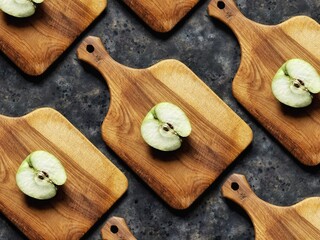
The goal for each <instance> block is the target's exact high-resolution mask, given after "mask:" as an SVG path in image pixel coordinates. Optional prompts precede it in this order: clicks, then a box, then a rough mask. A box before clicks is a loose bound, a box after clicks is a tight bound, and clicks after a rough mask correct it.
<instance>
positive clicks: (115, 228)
mask: <svg viewBox="0 0 320 240" xmlns="http://www.w3.org/2000/svg"><path fill="white" fill-rule="evenodd" d="M110 231H111V232H112V233H114V234H116V233H117V232H118V231H119V228H118V227H117V226H116V225H112V226H111V227H110Z"/></svg>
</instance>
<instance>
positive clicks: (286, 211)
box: [222, 174, 320, 240]
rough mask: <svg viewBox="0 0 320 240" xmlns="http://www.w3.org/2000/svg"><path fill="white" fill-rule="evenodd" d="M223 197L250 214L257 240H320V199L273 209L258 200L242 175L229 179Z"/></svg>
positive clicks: (234, 175)
mask: <svg viewBox="0 0 320 240" xmlns="http://www.w3.org/2000/svg"><path fill="white" fill-rule="evenodd" d="M222 195H223V196H224V197H226V198H228V199H230V200H232V201H234V202H236V203H237V204H239V205H240V206H241V207H242V208H244V210H245V211H246V212H247V213H248V215H249V216H250V218H251V220H252V222H253V225H254V229H255V239H256V240H266V239H268V240H270V239H274V240H278V239H279V240H280V239H281V240H301V239H308V240H318V239H320V221H319V219H320V197H313V198H307V199H305V200H303V201H301V202H299V203H297V204H295V205H293V206H288V207H281V206H275V205H271V204H269V203H267V202H265V201H263V200H261V199H260V198H258V197H257V196H256V195H255V194H254V192H252V190H251V188H250V186H249V183H248V182H247V180H246V178H245V176H243V175H239V174H233V175H231V176H230V177H229V178H228V180H227V181H226V182H225V183H224V185H223V187H222Z"/></svg>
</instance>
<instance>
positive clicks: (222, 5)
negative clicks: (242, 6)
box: [208, 0, 255, 37]
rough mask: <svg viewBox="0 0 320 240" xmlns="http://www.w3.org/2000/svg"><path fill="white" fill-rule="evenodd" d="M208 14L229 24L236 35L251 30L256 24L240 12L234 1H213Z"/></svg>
mask: <svg viewBox="0 0 320 240" xmlns="http://www.w3.org/2000/svg"><path fill="white" fill-rule="evenodd" d="M208 13H209V15H210V16H211V17H214V18H217V19H219V20H220V21H222V22H224V23H225V24H227V25H228V26H229V27H230V28H231V29H232V30H233V32H234V33H235V34H236V35H237V34H238V33H241V32H242V31H241V30H243V29H244V28H246V29H250V28H251V25H253V24H255V22H253V21H251V20H250V19H248V18H246V17H245V16H244V15H243V14H242V13H241V12H240V10H239V9H238V7H237V5H236V4H235V2H234V0H212V1H211V2H210V3H209V6H208ZM237 37H238V36H237Z"/></svg>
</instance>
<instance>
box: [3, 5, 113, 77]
mask: <svg viewBox="0 0 320 240" xmlns="http://www.w3.org/2000/svg"><path fill="white" fill-rule="evenodd" d="M53 1H54V0H53ZM101 2H102V3H103V5H101V9H100V11H99V12H98V13H97V14H96V16H95V18H93V19H92V21H91V22H90V23H89V24H88V25H86V26H85V27H84V28H83V29H81V31H80V32H79V33H78V35H77V36H75V37H73V38H70V39H69V41H68V44H67V46H65V47H63V48H62V51H61V52H59V53H58V54H56V55H55V57H54V58H53V59H52V61H50V62H46V64H43V62H42V60H43V59H40V60H41V61H39V62H38V64H37V65H28V67H26V66H24V64H23V63H19V62H17V61H15V59H14V57H13V56H11V54H8V53H7V51H6V50H3V49H0V51H1V52H2V53H3V54H4V55H6V56H7V57H8V58H9V59H10V61H11V62H12V63H13V64H14V65H15V66H17V67H18V68H19V69H20V70H21V71H22V72H23V73H25V74H27V75H29V76H32V77H37V76H41V75H42V74H43V73H45V72H46V71H47V70H48V69H49V68H50V67H51V66H52V64H54V63H55V62H56V61H57V60H58V59H59V57H61V56H62V55H63V54H64V53H65V51H66V50H67V49H68V48H70V47H71V45H72V44H73V43H74V42H75V40H76V39H77V38H78V37H79V36H80V35H81V34H82V33H83V32H84V31H85V30H86V29H88V27H89V26H90V25H91V24H92V23H93V22H94V21H95V20H96V19H97V18H98V17H99V16H100V15H101V13H102V12H103V11H104V10H105V9H106V7H107V4H108V0H101ZM1 14H2V13H1ZM3 14H4V13H3ZM0 46H1V44H0ZM53 50H56V49H53ZM60 50H61V49H60ZM35 57H38V56H35Z"/></svg>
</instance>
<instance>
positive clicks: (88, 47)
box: [87, 44, 94, 53]
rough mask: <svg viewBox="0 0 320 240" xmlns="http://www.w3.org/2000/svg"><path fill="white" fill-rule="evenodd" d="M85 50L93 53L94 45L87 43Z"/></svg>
mask: <svg viewBox="0 0 320 240" xmlns="http://www.w3.org/2000/svg"><path fill="white" fill-rule="evenodd" d="M87 52H88V53H93V52H94V46H93V45H91V44H89V45H87Z"/></svg>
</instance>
